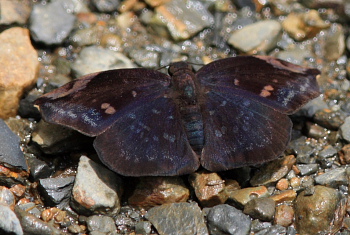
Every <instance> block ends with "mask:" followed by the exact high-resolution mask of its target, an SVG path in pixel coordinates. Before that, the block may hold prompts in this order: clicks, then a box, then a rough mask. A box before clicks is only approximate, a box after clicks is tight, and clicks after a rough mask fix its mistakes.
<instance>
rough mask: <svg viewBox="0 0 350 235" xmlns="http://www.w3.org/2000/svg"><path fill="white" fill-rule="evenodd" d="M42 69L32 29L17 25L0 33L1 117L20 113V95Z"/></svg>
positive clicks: (32, 82) (33, 81)
mask: <svg viewBox="0 0 350 235" xmlns="http://www.w3.org/2000/svg"><path fill="white" fill-rule="evenodd" d="M9 58H11V59H10V60H9ZM38 68H39V61H38V53H37V52H36V50H35V49H34V48H33V46H32V44H31V41H30V37H29V30H28V29H24V28H19V27H13V28H10V29H7V30H5V31H3V32H2V33H1V34H0V87H1V93H0V118H3V119H6V118H8V117H11V116H15V115H16V114H17V110H18V106H19V101H20V98H21V97H22V95H23V93H24V91H25V90H27V89H28V88H29V87H30V86H32V85H33V84H34V83H35V81H36V78H37V77H36V76H37V72H38Z"/></svg>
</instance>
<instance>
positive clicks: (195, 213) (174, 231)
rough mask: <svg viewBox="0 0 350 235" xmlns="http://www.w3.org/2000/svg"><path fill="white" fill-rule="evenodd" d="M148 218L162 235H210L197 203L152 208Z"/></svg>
mask: <svg viewBox="0 0 350 235" xmlns="http://www.w3.org/2000/svg"><path fill="white" fill-rule="evenodd" d="M146 218H147V219H148V220H149V221H150V222H151V223H152V224H153V226H154V227H155V228H156V229H157V231H158V233H159V234H160V235H178V234H183V235H209V233H208V229H207V226H206V224H205V221H204V214H203V212H202V211H201V209H200V208H199V206H198V205H197V203H194V202H192V203H187V202H179V203H172V204H165V205H162V206H156V207H153V208H151V209H150V210H149V211H148V212H147V214H146Z"/></svg>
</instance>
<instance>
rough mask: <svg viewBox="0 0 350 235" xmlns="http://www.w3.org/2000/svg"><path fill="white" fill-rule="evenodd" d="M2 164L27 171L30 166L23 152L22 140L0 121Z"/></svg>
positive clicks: (0, 159) (0, 158) (0, 156)
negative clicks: (21, 147)
mask: <svg viewBox="0 0 350 235" xmlns="http://www.w3.org/2000/svg"><path fill="white" fill-rule="evenodd" d="M0 140H1V141H0V162H2V163H5V164H8V165H10V166H13V167H19V168H21V169H23V170H27V169H28V166H27V163H26V160H25V159H24V155H23V152H22V151H21V149H20V147H19V145H20V138H19V137H18V136H17V135H16V134H14V133H13V132H12V131H11V130H10V128H9V127H8V126H7V125H6V123H5V122H4V121H3V120H2V119H0Z"/></svg>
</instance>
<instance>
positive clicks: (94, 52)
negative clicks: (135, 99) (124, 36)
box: [72, 46, 135, 77]
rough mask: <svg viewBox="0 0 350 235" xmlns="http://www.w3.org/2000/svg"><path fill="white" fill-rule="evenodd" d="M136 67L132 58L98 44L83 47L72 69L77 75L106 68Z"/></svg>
mask: <svg viewBox="0 0 350 235" xmlns="http://www.w3.org/2000/svg"><path fill="white" fill-rule="evenodd" d="M134 67H135V65H134V64H133V63H132V62H131V60H129V59H128V58H127V57H126V56H125V55H123V54H122V53H119V52H115V51H111V50H108V49H105V48H101V47H97V46H90V47H85V48H84V49H82V50H81V51H80V53H79V56H78V58H77V59H76V60H75V61H74V63H73V64H72V70H73V73H74V74H75V76H76V77H81V76H83V75H86V74H89V73H94V72H100V71H105V70H111V69H121V68H134Z"/></svg>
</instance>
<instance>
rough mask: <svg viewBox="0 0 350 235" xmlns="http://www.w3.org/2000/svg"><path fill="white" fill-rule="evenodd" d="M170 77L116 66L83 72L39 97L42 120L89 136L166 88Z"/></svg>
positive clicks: (108, 125)
mask: <svg viewBox="0 0 350 235" xmlns="http://www.w3.org/2000/svg"><path fill="white" fill-rule="evenodd" d="M169 83H170V77H169V76H167V75H165V74H163V73H160V72H158V71H153V70H148V69H142V68H138V69H119V70H109V71H104V72H99V73H95V74H90V75H86V76H84V77H82V78H80V79H76V80H74V81H72V82H70V83H67V84H66V85H64V86H62V87H60V88H58V89H56V90H54V91H52V92H50V93H48V94H45V95H44V96H42V97H40V98H39V99H38V100H36V104H37V105H39V106H40V110H41V114H42V117H43V118H44V120H45V121H47V122H51V123H56V124H61V125H64V126H68V127H70V128H73V129H75V130H78V131H80V132H82V133H83V134H86V135H89V136H97V135H99V134H101V133H103V132H104V131H105V130H106V129H107V128H109V127H110V126H111V125H112V124H113V123H114V121H115V120H116V119H117V118H118V116H121V115H123V114H124V113H127V112H128V111H129V109H131V108H132V107H134V106H139V105H142V104H143V103H145V102H147V101H148V100H151V99H152V98H153V97H154V96H157V94H159V93H161V92H163V90H164V89H167V87H168V86H169Z"/></svg>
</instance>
